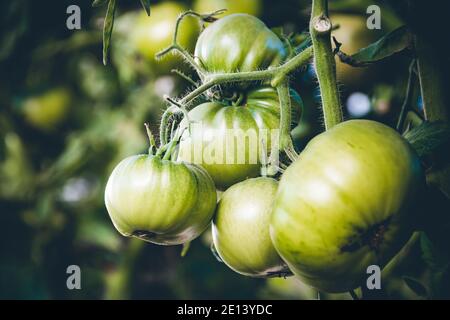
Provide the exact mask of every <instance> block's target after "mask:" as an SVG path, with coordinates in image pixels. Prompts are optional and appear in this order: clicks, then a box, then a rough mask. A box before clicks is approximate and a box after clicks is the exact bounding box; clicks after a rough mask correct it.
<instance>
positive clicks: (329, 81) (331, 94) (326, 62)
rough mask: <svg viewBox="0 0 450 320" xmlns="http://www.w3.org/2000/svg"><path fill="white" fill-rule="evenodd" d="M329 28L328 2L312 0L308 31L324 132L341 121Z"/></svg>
mask: <svg viewBox="0 0 450 320" xmlns="http://www.w3.org/2000/svg"><path fill="white" fill-rule="evenodd" d="M331 27H332V26H331V21H330V19H329V18H328V2H327V1H326V0H313V2H312V13H311V21H310V26H309V30H310V34H311V40H312V44H313V49H314V66H315V69H316V73H317V78H318V80H319V87H320V92H321V95H322V108H323V115H324V119H325V129H326V130H328V129H330V128H331V127H333V126H334V125H336V124H338V123H340V122H342V121H343V115H342V108H341V103H340V99H339V90H338V87H337V81H336V65H335V61H334V55H333V50H332V48H331V40H330V34H331Z"/></svg>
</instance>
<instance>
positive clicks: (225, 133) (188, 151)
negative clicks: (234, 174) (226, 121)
mask: <svg viewBox="0 0 450 320" xmlns="http://www.w3.org/2000/svg"><path fill="white" fill-rule="evenodd" d="M187 132H188V131H187V130H186V131H185V134H184V135H183V137H182V138H181V147H180V150H179V158H181V159H183V160H185V161H189V162H191V163H195V164H206V165H212V164H231V165H232V164H260V163H261V164H266V163H267V158H268V157H269V156H270V164H271V165H276V166H277V165H278V162H279V152H280V150H279V144H278V140H279V136H280V130H279V129H265V128H261V129H254V128H250V129H247V130H243V129H238V128H233V129H227V128H210V127H207V126H205V125H203V123H202V122H198V123H192V124H191V125H190V134H187Z"/></svg>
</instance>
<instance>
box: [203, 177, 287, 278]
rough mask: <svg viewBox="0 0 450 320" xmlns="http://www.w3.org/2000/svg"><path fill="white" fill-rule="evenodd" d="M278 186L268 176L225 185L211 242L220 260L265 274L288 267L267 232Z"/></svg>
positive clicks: (244, 270)
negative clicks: (228, 186)
mask: <svg viewBox="0 0 450 320" xmlns="http://www.w3.org/2000/svg"><path fill="white" fill-rule="evenodd" d="M277 186H278V182H277V181H276V180H274V179H271V178H263V177H260V178H254V179H248V180H245V181H242V182H240V183H238V184H235V185H233V186H231V187H230V188H229V189H227V190H226V191H225V192H224V193H223V195H222V197H221V199H220V201H219V203H218V205H217V210H216V216H215V218H214V221H213V224H212V234H213V241H214V246H215V248H216V250H217V253H218V254H219V256H220V258H221V259H222V260H223V262H225V263H226V264H227V266H229V267H230V268H231V269H233V270H234V271H236V272H238V273H241V274H243V275H247V276H253V277H267V276H272V275H277V274H282V273H284V272H286V271H287V266H286V264H285V263H284V262H283V260H281V258H280V257H279V255H278V253H277V252H276V251H275V248H274V247H273V245H272V241H271V240H270V235H269V221H270V214H271V212H272V205H273V201H274V198H275V194H276V191H277Z"/></svg>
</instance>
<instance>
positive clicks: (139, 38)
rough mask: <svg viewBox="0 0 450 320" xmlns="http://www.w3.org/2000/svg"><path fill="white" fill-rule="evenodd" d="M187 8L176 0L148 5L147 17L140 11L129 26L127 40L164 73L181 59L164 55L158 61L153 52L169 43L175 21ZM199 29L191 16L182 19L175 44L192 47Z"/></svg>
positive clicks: (170, 42)
mask: <svg viewBox="0 0 450 320" xmlns="http://www.w3.org/2000/svg"><path fill="white" fill-rule="evenodd" d="M185 11H187V8H185V7H184V6H183V5H181V4H178V3H176V2H171V1H169V2H164V3H161V4H158V5H154V6H152V13H151V17H149V16H147V14H146V13H145V12H144V11H143V10H141V12H140V13H139V15H138V17H137V18H136V22H135V24H134V25H132V26H131V31H130V32H131V33H130V37H131V38H130V40H131V42H132V44H133V46H134V47H135V48H136V49H137V52H138V53H140V55H142V56H143V57H144V58H145V59H146V60H147V61H149V62H150V63H151V64H152V65H153V66H154V67H155V68H157V69H159V70H161V71H165V72H168V71H170V69H171V68H174V67H176V66H177V65H179V64H180V62H182V59H181V58H180V57H177V56H174V55H172V54H168V55H167V56H166V57H164V58H163V59H162V60H161V61H156V59H155V55H156V54H157V53H158V52H159V51H161V50H163V49H165V48H166V47H168V46H170V45H171V44H172V38H173V34H174V32H175V24H176V20H177V18H178V16H179V15H180V14H181V13H183V12H185ZM199 31H200V29H199V26H198V23H197V21H196V19H195V18H194V17H186V18H185V19H183V21H182V22H181V25H180V29H179V32H178V37H177V41H178V43H179V44H180V45H181V46H182V47H184V48H186V49H187V50H192V49H193V48H194V45H195V40H196V37H197V35H198V33H199Z"/></svg>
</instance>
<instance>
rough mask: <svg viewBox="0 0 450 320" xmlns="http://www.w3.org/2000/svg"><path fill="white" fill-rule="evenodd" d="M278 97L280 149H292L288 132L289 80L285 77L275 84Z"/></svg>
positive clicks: (289, 119)
mask: <svg viewBox="0 0 450 320" xmlns="http://www.w3.org/2000/svg"><path fill="white" fill-rule="evenodd" d="M277 93H278V98H279V99H280V138H279V139H280V141H279V147H280V150H285V149H293V148H294V147H293V143H292V139H291V134H290V128H291V97H290V95H289V81H288V80H287V79H285V80H284V81H283V82H282V83H280V84H279V85H278V86H277Z"/></svg>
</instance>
